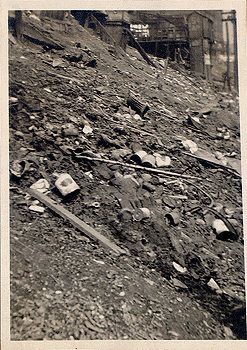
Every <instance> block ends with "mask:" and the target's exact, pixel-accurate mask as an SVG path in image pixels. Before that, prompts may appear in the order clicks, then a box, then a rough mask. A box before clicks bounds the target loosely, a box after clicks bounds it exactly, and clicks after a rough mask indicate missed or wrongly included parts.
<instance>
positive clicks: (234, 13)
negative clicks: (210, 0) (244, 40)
mask: <svg viewBox="0 0 247 350" xmlns="http://www.w3.org/2000/svg"><path fill="white" fill-rule="evenodd" d="M223 15H230V16H228V17H227V18H225V19H222V21H223V22H226V36H227V38H226V39H227V43H226V47H227V72H226V74H227V83H228V87H229V89H230V81H229V78H230V77H229V69H230V62H229V30H228V29H229V28H228V22H229V21H231V22H232V24H233V45H234V88H235V89H236V90H238V47H237V24H236V21H237V19H236V11H235V10H232V11H231V12H223Z"/></svg>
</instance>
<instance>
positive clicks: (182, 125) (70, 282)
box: [9, 17, 245, 340]
mask: <svg viewBox="0 0 247 350" xmlns="http://www.w3.org/2000/svg"><path fill="white" fill-rule="evenodd" d="M25 21H26V22H28V23H29V26H31V27H32V28H35V29H36V31H34V30H33V31H32V32H31V31H29V32H28V33H26V35H25V36H24V39H23V42H22V43H15V40H14V39H13V38H12V37H11V38H10V40H9V72H10V124H9V127H10V129H9V130H10V169H11V180H10V227H11V231H10V242H11V271H10V273H11V338H12V340H40V339H54V340H55V339H57V340H58V339H219V340H220V339H243V338H245V319H244V312H245V308H244V300H245V295H244V261H243V259H244V256H243V229H242V197H241V177H240V173H239V162H240V131H239V112H238V98H237V97H236V96H234V95H233V94H229V93H226V92H218V91H216V89H215V88H214V86H213V85H209V84H208V83H207V82H206V81H205V80H204V79H203V78H201V77H196V76H194V75H193V74H192V73H190V72H186V71H183V70H181V68H179V67H176V66H172V65H171V66H168V69H167V74H166V76H165V75H164V70H163V69H162V66H161V65H160V64H159V63H158V62H157V64H158V67H159V68H152V67H150V66H149V65H148V64H147V63H146V62H145V61H144V60H143V59H142V57H141V56H140V55H139V53H138V52H137V51H135V50H134V49H132V48H130V47H128V48H127V54H128V56H127V57H126V55H123V54H121V52H120V53H116V50H115V48H114V47H112V46H111V45H109V44H106V43H104V42H102V41H101V40H100V39H99V38H97V37H95V36H93V35H92V34H93V33H91V32H89V31H87V30H85V29H84V28H82V27H81V26H80V25H79V24H78V23H77V22H76V21H75V20H74V19H73V18H71V19H70V20H69V21H68V22H66V24H64V22H60V21H58V20H50V19H48V18H46V19H42V20H37V19H35V18H30V17H29V18H25ZM37 30H38V31H39V34H40V36H39V38H38V39H37ZM42 38H43V39H42ZM48 39H49V40H48ZM54 41H55V42H56V44H57V45H58V46H57V47H53V48H51V44H50V43H51V42H52V43H54ZM49 45H50V46H49ZM62 47H63V48H62ZM161 64H162V62H161ZM130 95H131V96H132V100H131V99H129V100H128V98H130ZM147 105H148V107H149V108H146V109H147V111H145V113H144V109H145V107H147ZM191 141H193V142H194V143H192V142H191ZM140 149H141V150H142V151H145V152H146V153H147V155H149V156H150V155H151V156H152V157H149V159H146V162H145V160H144V161H141V160H140V157H139V158H138V157H137V156H133V155H134V153H136V152H138V151H139V150H140ZM92 158H93V159H92ZM95 158H96V159H98V160H95ZM138 160H139V162H138ZM55 173H57V174H62V173H68V174H70V176H71V177H72V178H73V180H74V181H75V182H76V184H77V185H78V186H79V187H80V191H79V192H77V194H76V195H74V196H70V197H67V198H64V197H63V196H62V195H61V193H60V192H59V190H58V189H57V187H56V186H55V185H54V183H55V182H54V180H55ZM40 179H45V180H47V182H48V184H49V192H47V193H46V194H45V195H46V196H48V197H49V198H52V199H53V200H54V201H55V202H56V203H58V204H60V205H61V206H62V207H63V208H65V209H67V210H68V211H69V212H71V213H72V214H74V215H75V216H76V217H77V218H79V219H81V220H82V221H84V222H85V223H87V224H88V225H89V226H90V227H91V228H93V229H95V230H96V231H97V232H99V233H101V234H102V235H103V236H104V237H106V238H107V239H108V240H109V241H110V242H112V243H114V244H116V245H117V246H119V247H120V248H121V249H124V250H125V253H126V254H123V255H120V256H115V254H114V251H112V250H111V249H110V248H109V249H108V248H106V247H105V246H103V245H102V244H101V241H98V242H95V241H93V240H92V239H89V238H88V237H86V236H85V235H83V233H82V232H81V231H80V230H79V229H78V228H76V227H74V226H73V225H72V224H71V223H68V221H66V220H64V219H63V218H61V216H59V215H58V214H56V213H55V212H54V211H51V210H49V209H48V208H47V206H46V205H45V204H42V203H40V202H38V201H37V200H36V199H35V198H33V197H32V196H30V195H29V194H28V193H27V190H26V189H27V188H29V187H30V186H31V185H32V184H34V183H35V182H36V181H38V180H40ZM142 208H144V209H142ZM215 220H218V221H216V222H218V224H219V225H222V223H223V225H225V226H224V229H223V230H221V231H223V233H222V234H220V229H218V226H217V225H216V226H215V225H214V224H213V222H215ZM212 225H214V226H215V229H216V230H218V231H219V232H218V234H217V232H215V230H214V229H213V228H212Z"/></svg>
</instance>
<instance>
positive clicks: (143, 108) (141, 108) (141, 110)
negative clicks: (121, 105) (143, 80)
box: [127, 96, 149, 117]
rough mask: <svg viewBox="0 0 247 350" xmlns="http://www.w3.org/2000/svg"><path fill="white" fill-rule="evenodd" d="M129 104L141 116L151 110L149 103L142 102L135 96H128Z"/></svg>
mask: <svg viewBox="0 0 247 350" xmlns="http://www.w3.org/2000/svg"><path fill="white" fill-rule="evenodd" d="M127 105H128V106H130V107H131V108H132V109H133V110H134V111H136V112H137V113H138V114H139V115H140V116H141V117H143V116H144V114H145V113H146V112H147V111H148V110H149V105H148V104H144V103H141V102H140V101H138V100H137V99H136V98H134V97H133V96H129V97H128V98H127Z"/></svg>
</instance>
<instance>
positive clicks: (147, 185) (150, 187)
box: [142, 181, 156, 192]
mask: <svg viewBox="0 0 247 350" xmlns="http://www.w3.org/2000/svg"><path fill="white" fill-rule="evenodd" d="M142 188H144V189H145V190H148V191H149V192H154V191H155V190H156V186H154V185H152V184H151V183H150V182H147V181H144V183H143V184H142Z"/></svg>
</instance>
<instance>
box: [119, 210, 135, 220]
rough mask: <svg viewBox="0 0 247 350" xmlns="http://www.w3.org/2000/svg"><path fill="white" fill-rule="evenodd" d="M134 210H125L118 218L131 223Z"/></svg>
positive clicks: (121, 211)
mask: <svg viewBox="0 0 247 350" xmlns="http://www.w3.org/2000/svg"><path fill="white" fill-rule="evenodd" d="M132 213H133V210H132V209H130V208H123V209H121V210H120V212H119V214H118V217H119V219H120V220H121V221H131V219H132Z"/></svg>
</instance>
